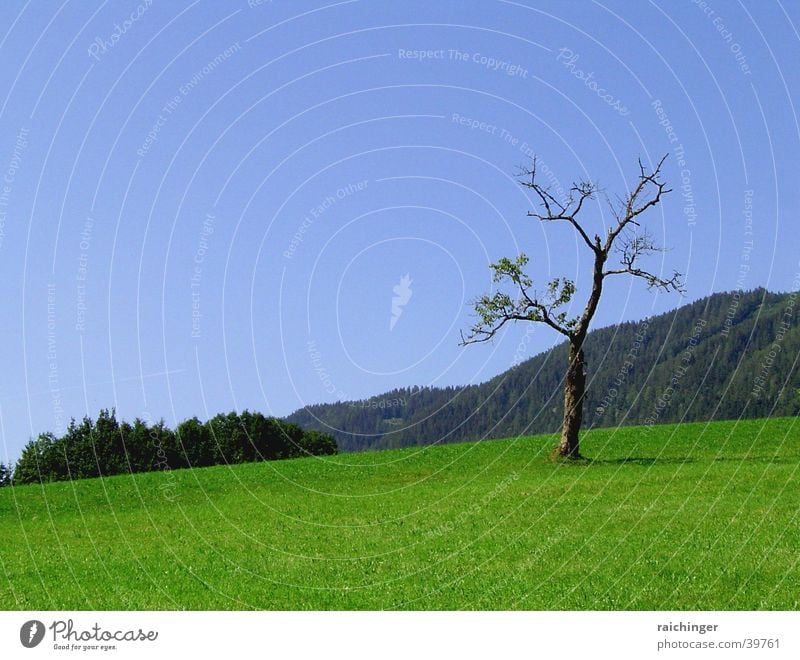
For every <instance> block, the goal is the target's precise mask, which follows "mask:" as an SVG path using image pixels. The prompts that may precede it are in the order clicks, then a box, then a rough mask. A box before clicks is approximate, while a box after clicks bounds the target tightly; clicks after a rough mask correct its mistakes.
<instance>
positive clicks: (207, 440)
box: [0, 410, 338, 485]
mask: <svg viewBox="0 0 800 660" xmlns="http://www.w3.org/2000/svg"><path fill="white" fill-rule="evenodd" d="M337 452H338V448H337V446H336V441H335V440H334V439H333V437H332V436H330V435H328V434H325V433H321V432H319V431H303V429H301V428H300V427H299V426H297V425H296V424H291V423H288V422H284V421H282V420H279V419H276V418H274V417H265V416H264V415H262V414H261V413H254V412H249V411H247V410H245V411H244V412H241V413H234V412H232V413H228V414H227V415H217V416H216V417H214V418H213V419H210V420H208V421H207V422H201V421H200V420H198V419H197V418H192V419H188V420H186V421H184V422H182V423H181V424H179V425H178V426H177V427H176V428H175V430H172V429H170V428H169V427H168V426H167V425H166V424H165V423H164V422H163V420H162V421H159V422H157V423H150V424H148V423H147V422H146V421H143V420H141V419H137V420H135V421H134V422H133V424H130V423H128V422H125V421H122V422H118V421H117V418H116V414H115V411H114V410H111V411H110V412H109V411H108V410H101V411H100V414H99V415H98V417H97V420H92V419H90V418H89V417H84V418H83V420H82V421H80V422H76V421H75V420H74V419H73V420H72V421H71V422H70V425H69V427H68V428H67V430H66V432H65V433H64V435H62V436H61V437H56V436H55V435H53V434H52V433H43V434H41V435H40V436H39V437H38V438H36V439H35V440H31V441H30V442H29V443H28V444H27V445H26V446H25V448H24V449H23V450H22V455H21V456H20V458H19V460H18V461H17V463H16V465H15V466H14V468H13V470H11V469H9V468H7V467H5V466H3V465H0V485H6V484H8V483H10V482H11V481H13V483H15V484H26V483H35V482H41V481H58V480H62V479H82V478H86V477H99V476H110V475H113V474H123V473H126V472H148V471H151V470H164V469H177V468H186V467H206V466H209V465H220V464H226V463H247V462H252V461H273V460H279V459H283V458H297V457H300V456H323V455H330V454H336V453H337Z"/></svg>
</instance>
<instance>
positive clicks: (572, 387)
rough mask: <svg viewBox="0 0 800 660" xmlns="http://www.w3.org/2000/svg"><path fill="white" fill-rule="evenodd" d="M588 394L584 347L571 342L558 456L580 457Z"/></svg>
mask: <svg viewBox="0 0 800 660" xmlns="http://www.w3.org/2000/svg"><path fill="white" fill-rule="evenodd" d="M585 394H586V371H585V365H584V360H583V349H582V348H581V346H580V344H574V343H571V344H570V347H569V367H568V368H567V377H566V380H565V381H564V423H563V424H562V425H561V440H560V441H559V443H558V448H557V453H558V456H560V457H563V458H580V457H581V453H580V444H579V439H578V434H579V432H580V430H581V422H582V421H583V399H584V396H585Z"/></svg>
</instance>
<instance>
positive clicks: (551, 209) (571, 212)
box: [521, 157, 598, 252]
mask: <svg viewBox="0 0 800 660" xmlns="http://www.w3.org/2000/svg"><path fill="white" fill-rule="evenodd" d="M523 175H524V176H529V177H530V181H524V180H523V181H522V182H521V183H522V185H523V186H525V187H526V188H530V189H531V190H533V192H534V193H535V194H536V196H537V197H538V198H539V202H540V204H541V206H542V208H543V209H544V213H535V212H534V211H528V217H530V218H536V219H537V220H541V221H543V222H553V221H556V220H563V221H565V222H568V223H569V224H571V225H572V226H573V228H574V229H575V231H577V232H578V234H579V235H580V237H581V238H582V239H583V242H584V243H586V245H588V246H589V249H591V250H592V251H593V252H594V251H596V250H597V249H598V246H597V244H596V243H594V242H592V240H591V239H590V238H589V235H588V234H587V233H586V231H585V230H584V229H583V227H582V226H581V225H580V223H579V222H578V221H577V220H576V219H575V216H577V215H578V213H580V211H581V209H582V208H583V203H584V202H585V201H586V200H587V199H593V198H594V195H595V193H596V192H597V186H596V185H595V184H594V183H592V182H590V181H580V182H578V183H574V184H573V185H572V188H570V194H569V199H568V200H567V203H566V204H562V203H561V202H559V201H558V200H557V199H556V198H555V197H554V196H553V195H552V194H551V193H550V190H549V189H548V188H546V187H545V186H542V185H540V184H539V183H537V181H536V158H535V157H534V158H533V164H532V166H531V169H529V170H524V171H523Z"/></svg>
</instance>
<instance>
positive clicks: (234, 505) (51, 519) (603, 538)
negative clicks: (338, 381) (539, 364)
mask: <svg viewBox="0 0 800 660" xmlns="http://www.w3.org/2000/svg"><path fill="white" fill-rule="evenodd" d="M798 431H800V424H799V423H798V420H797V419H794V418H789V419H787V418H784V419H774V420H752V421H743V422H738V423H737V422H719V423H714V424H708V425H707V424H684V425H680V426H659V427H652V428H651V429H650V430H647V429H642V428H623V429H617V430H612V429H609V430H598V431H592V432H590V433H588V434H586V435H585V436H584V438H583V440H582V443H583V445H582V450H583V452H584V453H585V454H586V455H587V456H589V457H591V459H592V461H591V462H590V463H587V464H581V465H559V464H554V463H551V462H550V461H549V460H548V458H547V456H548V453H549V450H550V447H551V445H552V444H553V437H546V436H538V437H528V438H518V439H512V440H501V441H488V442H483V443H471V444H461V445H450V446H440V447H428V448H418V449H406V450H398V451H385V452H376V453H364V454H355V455H354V454H345V455H339V456H333V457H328V458H324V459H318V458H309V459H300V460H291V461H279V462H271V463H258V464H247V465H237V466H234V467H230V468H229V467H213V468H205V469H200V470H182V471H175V472H171V473H170V472H167V473H150V474H140V475H136V476H120V477H113V478H109V479H104V480H101V479H92V480H84V481H76V482H71V483H70V482H62V483H55V484H49V485H47V486H44V487H41V486H22V487H17V488H4V489H0V525H1V526H2V527H0V529H1V530H2V533H0V560H1V563H0V607H2V608H3V609H250V608H255V609H356V608H358V609H623V610H627V609H787V610H796V609H798V608H800V517H799V516H798V512H799V511H800V488H799V487H798V477H800V471H799V470H798V468H799V467H800V433H798Z"/></svg>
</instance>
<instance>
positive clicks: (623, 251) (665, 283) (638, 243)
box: [603, 230, 686, 293]
mask: <svg viewBox="0 0 800 660" xmlns="http://www.w3.org/2000/svg"><path fill="white" fill-rule="evenodd" d="M620 241H621V243H619V244H618V245H615V246H614V247H615V251H616V252H617V253H618V254H619V255H620V258H619V259H620V263H621V265H622V268H616V269H612V270H607V271H604V272H603V277H605V276H607V275H623V274H627V275H633V276H634V277H640V278H642V279H643V280H645V281H646V282H647V286H648V288H653V287H655V288H660V289H663V290H665V291H669V290H672V291H677V292H679V293H684V292H685V290H686V289H685V287H684V284H683V281H682V279H681V278H682V276H681V274H680V273H678V272H677V271H674V272H673V274H672V277H670V278H669V279H665V278H662V277H660V276H658V275H655V274H654V273H651V272H649V271H646V270H643V269H642V268H640V267H639V266H638V265H637V260H638V259H639V258H640V257H641V256H643V255H647V254H652V253H654V252H663V251H664V249H663V248H661V247H659V246H657V245H656V243H655V241H654V240H653V237H652V236H651V235H650V233H649V232H648V231H647V230H644V231H642V232H639V233H633V232H629V233H625V234H623V235H622V238H621V239H620Z"/></svg>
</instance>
